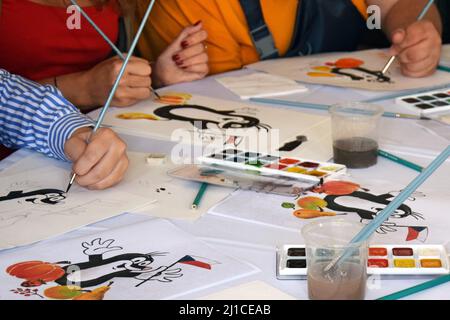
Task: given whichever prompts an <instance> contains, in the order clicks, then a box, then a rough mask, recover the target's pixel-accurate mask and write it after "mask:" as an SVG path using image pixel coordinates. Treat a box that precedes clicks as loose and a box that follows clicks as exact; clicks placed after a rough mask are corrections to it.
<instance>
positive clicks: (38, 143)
mask: <svg viewBox="0 0 450 320" xmlns="http://www.w3.org/2000/svg"><path fill="white" fill-rule="evenodd" d="M92 125H93V122H92V120H90V119H89V118H88V117H86V116H85V115H83V114H81V113H80V112H79V111H78V109H77V108H76V107H75V106H73V105H72V104H71V103H70V102H69V101H67V100H66V99H65V98H64V97H63V96H62V94H61V92H60V91H59V90H58V89H56V88H54V87H52V86H50V85H46V86H43V85H39V84H37V83H35V82H32V81H29V80H26V79H24V78H22V77H20V76H17V75H13V74H11V73H9V72H7V71H5V70H2V69H0V143H2V144H3V145H5V146H7V147H12V148H29V149H32V150H35V151H38V152H40V153H43V154H45V155H47V156H50V157H53V158H57V159H60V160H65V161H68V159H67V157H66V155H65V154H64V144H65V142H66V140H67V139H69V138H70V136H71V135H72V133H73V132H74V131H75V130H76V129H78V128H81V127H88V126H92Z"/></svg>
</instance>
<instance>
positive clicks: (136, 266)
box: [6, 238, 219, 300]
mask: <svg viewBox="0 0 450 320" xmlns="http://www.w3.org/2000/svg"><path fill="white" fill-rule="evenodd" d="M114 241H115V240H114V239H107V240H103V239H101V238H96V239H94V240H92V241H90V242H83V243H82V247H83V253H84V254H85V255H86V256H87V261H82V262H75V263H74V262H71V261H59V262H44V261H38V260H34V261H25V262H19V263H16V264H13V265H11V266H9V267H8V268H7V269H6V272H7V273H8V274H9V275H10V276H13V277H16V278H19V279H21V281H22V282H21V284H20V285H21V287H23V288H34V287H40V286H43V285H47V284H50V283H55V284H56V286H52V287H47V288H45V289H44V290H43V292H42V295H43V296H45V297H47V298H51V299H74V300H101V299H103V298H104V295H105V294H106V292H107V291H108V290H109V289H110V287H111V286H112V285H113V284H114V280H115V279H119V278H129V279H133V284H132V285H133V286H134V287H139V286H141V285H143V284H145V283H147V282H149V281H158V282H162V283H170V282H173V281H175V280H176V279H177V278H181V277H183V269H182V267H180V266H179V265H189V266H192V267H197V268H202V269H205V270H212V266H213V265H214V264H219V262H218V261H213V260H210V259H207V258H202V257H196V256H193V255H185V256H182V257H181V258H177V259H175V260H174V262H173V263H172V264H170V265H168V266H164V265H159V264H158V263H157V257H159V256H168V255H169V254H170V253H169V252H150V253H121V254H117V255H112V256H111V254H110V253H111V252H113V251H122V250H123V248H122V247H120V246H116V245H114ZM107 253H108V256H109V257H105V254H107ZM23 288H17V289H13V290H11V291H14V293H18V294H22V292H24V290H26V292H27V294H29V295H28V296H31V295H39V296H41V297H42V295H41V294H40V293H39V292H38V290H36V289H30V290H27V289H23ZM88 288H89V289H88ZM90 288H94V289H90Z"/></svg>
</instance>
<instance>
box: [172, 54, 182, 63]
mask: <svg viewBox="0 0 450 320" xmlns="http://www.w3.org/2000/svg"><path fill="white" fill-rule="evenodd" d="M172 60H173V61H175V62H177V61H179V60H180V55H178V54H176V55H174V56H172Z"/></svg>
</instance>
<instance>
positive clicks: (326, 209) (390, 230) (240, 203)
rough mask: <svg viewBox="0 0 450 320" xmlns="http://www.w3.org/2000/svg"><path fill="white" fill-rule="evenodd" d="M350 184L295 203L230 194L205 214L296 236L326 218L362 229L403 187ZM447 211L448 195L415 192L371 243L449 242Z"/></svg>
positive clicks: (328, 188)
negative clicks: (360, 225)
mask: <svg viewBox="0 0 450 320" xmlns="http://www.w3.org/2000/svg"><path fill="white" fill-rule="evenodd" d="M344 181H348V182H351V179H350V178H349V179H344ZM333 183H334V182H333ZM354 183H356V186H355V185H352V184H351V183H344V184H340V185H336V184H335V185H332V184H327V183H325V187H324V188H323V189H322V190H318V191H317V192H308V193H306V194H305V195H302V196H301V197H299V198H290V197H282V196H276V195H265V194H259V193H255V192H250V191H236V192H235V193H234V194H232V195H231V196H230V197H229V198H228V199H227V200H225V201H224V202H222V203H221V204H218V205H217V206H216V207H213V208H212V209H211V210H210V213H211V214H215V215H219V216H223V217H229V218H233V219H238V220H242V221H247V222H253V223H257V224H263V225H269V226H275V227H279V228H284V229H288V230H297V231H300V229H301V228H302V227H303V226H304V225H305V224H307V223H308V222H311V221H315V220H317V219H328V217H342V218H344V219H349V220H351V221H355V222H360V223H362V224H368V223H370V222H371V221H372V219H373V218H374V217H375V216H376V215H377V213H378V212H379V211H380V210H382V209H384V208H385V207H386V205H387V204H389V203H390V201H391V200H392V199H393V197H395V196H396V195H397V194H398V193H399V191H401V189H402V188H403V187H404V186H399V185H395V184H394V183H391V182H388V181H384V180H373V181H370V182H369V181H365V182H361V181H360V182H354ZM326 192H327V193H326ZM449 207H450V192H449V191H448V190H419V191H417V192H416V193H414V195H413V196H412V197H411V198H410V199H409V200H407V201H405V203H404V205H403V206H402V207H400V208H399V209H398V210H397V211H396V213H395V215H393V216H392V217H391V218H390V219H389V220H388V221H386V222H385V223H384V224H383V226H382V227H380V228H379V229H378V230H377V233H375V234H374V235H373V237H372V242H374V243H405V242H411V243H445V242H447V241H449V236H448V224H449V223H450V215H448V214H446V212H447V211H448V208H449Z"/></svg>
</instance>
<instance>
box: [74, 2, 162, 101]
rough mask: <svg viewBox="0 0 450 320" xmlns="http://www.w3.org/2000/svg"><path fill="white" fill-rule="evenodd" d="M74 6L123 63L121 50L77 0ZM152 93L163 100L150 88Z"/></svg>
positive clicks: (123, 57)
mask: <svg viewBox="0 0 450 320" xmlns="http://www.w3.org/2000/svg"><path fill="white" fill-rule="evenodd" d="M70 2H72V4H73V5H74V6H75V7H76V8H77V10H78V11H79V12H80V13H81V14H82V15H83V17H84V18H85V19H86V20H87V21H88V22H89V24H90V25H91V26H92V27H93V28H94V29H95V31H97V32H98V33H99V34H100V35H101V36H102V38H103V39H104V40H105V41H106V42H107V43H108V44H109V46H110V47H111V48H112V49H113V51H114V52H115V53H116V54H117V55H118V56H119V57H120V58H121V59H122V61H125V55H124V54H123V53H122V52H121V51H120V50H119V48H117V47H116V45H115V44H114V43H113V42H112V41H111V40H110V39H109V38H108V36H107V35H106V34H105V33H104V32H103V31H102V29H100V28H99V27H98V26H97V24H96V23H95V22H94V21H93V20H92V19H91V18H90V17H89V15H88V14H87V13H86V12H85V11H84V10H83V9H82V8H81V7H80V6H79V5H78V3H77V1H76V0H70ZM150 91H151V92H152V93H153V95H155V97H157V98H158V99H161V97H160V96H159V94H158V93H157V92H156V91H155V89H153V88H152V86H150Z"/></svg>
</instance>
